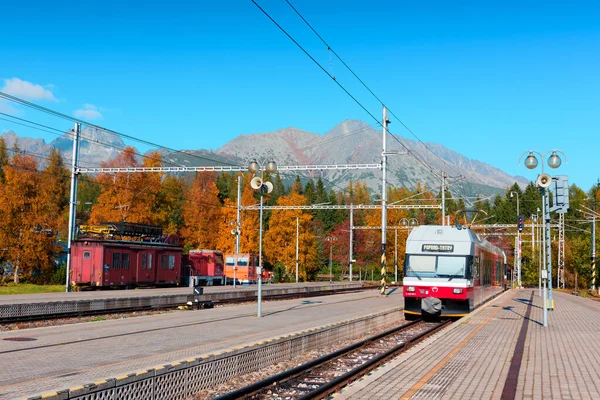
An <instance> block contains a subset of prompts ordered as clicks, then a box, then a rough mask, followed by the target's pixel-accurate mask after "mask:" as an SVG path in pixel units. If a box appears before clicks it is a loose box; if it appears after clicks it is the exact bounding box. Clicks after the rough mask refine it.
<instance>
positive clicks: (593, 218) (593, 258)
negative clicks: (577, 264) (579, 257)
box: [592, 215, 596, 290]
mask: <svg viewBox="0 0 600 400" xmlns="http://www.w3.org/2000/svg"><path fill="white" fill-rule="evenodd" d="M592 290H596V216H595V215H592Z"/></svg>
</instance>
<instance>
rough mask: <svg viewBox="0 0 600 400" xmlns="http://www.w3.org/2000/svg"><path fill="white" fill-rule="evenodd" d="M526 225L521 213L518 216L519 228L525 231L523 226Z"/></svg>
mask: <svg viewBox="0 0 600 400" xmlns="http://www.w3.org/2000/svg"><path fill="white" fill-rule="evenodd" d="M524 227H525V219H524V218H523V216H522V215H519V217H518V218H517V229H518V231H519V232H523V228H524Z"/></svg>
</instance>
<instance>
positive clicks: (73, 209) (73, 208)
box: [65, 123, 81, 292]
mask: <svg viewBox="0 0 600 400" xmlns="http://www.w3.org/2000/svg"><path fill="white" fill-rule="evenodd" d="M74 130H75V135H74V137H73V160H72V161H73V162H72V166H71V194H70V198H69V230H68V233H67V234H68V238H67V277H66V283H65V291H66V292H70V291H71V262H72V260H73V258H72V255H71V244H72V242H73V238H74V235H75V217H76V215H77V176H78V174H79V173H78V172H77V169H78V168H79V136H80V135H81V124H79V123H75V129H74Z"/></svg>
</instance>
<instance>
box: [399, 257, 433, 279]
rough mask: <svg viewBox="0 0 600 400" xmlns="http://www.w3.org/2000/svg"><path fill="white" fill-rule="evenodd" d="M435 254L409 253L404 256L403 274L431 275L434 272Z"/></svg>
mask: <svg viewBox="0 0 600 400" xmlns="http://www.w3.org/2000/svg"><path fill="white" fill-rule="evenodd" d="M435 258H436V257H435V256H417V255H410V256H408V257H406V268H405V271H404V276H416V277H417V278H418V277H419V275H422V274H426V275H427V276H431V275H432V274H434V273H435Z"/></svg>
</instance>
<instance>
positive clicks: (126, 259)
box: [121, 253, 129, 269]
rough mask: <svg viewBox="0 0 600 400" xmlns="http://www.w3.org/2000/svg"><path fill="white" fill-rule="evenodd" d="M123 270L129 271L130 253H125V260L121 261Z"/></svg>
mask: <svg viewBox="0 0 600 400" xmlns="http://www.w3.org/2000/svg"><path fill="white" fill-rule="evenodd" d="M121 268H123V269H129V253H123V258H122V260H121Z"/></svg>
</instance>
